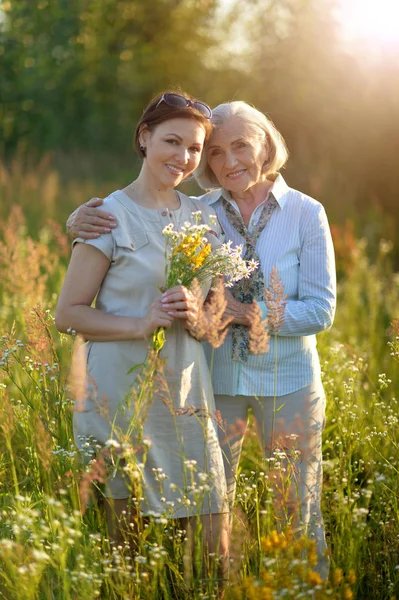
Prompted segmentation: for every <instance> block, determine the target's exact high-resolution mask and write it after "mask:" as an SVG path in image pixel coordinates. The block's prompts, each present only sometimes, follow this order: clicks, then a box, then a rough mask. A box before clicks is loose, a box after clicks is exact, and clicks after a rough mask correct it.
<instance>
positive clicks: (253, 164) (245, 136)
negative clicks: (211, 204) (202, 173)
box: [207, 116, 267, 194]
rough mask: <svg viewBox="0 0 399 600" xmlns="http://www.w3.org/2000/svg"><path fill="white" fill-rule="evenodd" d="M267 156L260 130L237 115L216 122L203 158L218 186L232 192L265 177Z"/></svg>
mask: <svg viewBox="0 0 399 600" xmlns="http://www.w3.org/2000/svg"><path fill="white" fill-rule="evenodd" d="M266 159H267V150H266V140H265V135H264V133H263V132H262V131H261V130H259V135H257V133H256V132H255V128H254V126H252V125H250V124H248V123H246V122H245V120H243V119H242V118H240V117H239V116H233V117H231V118H229V119H227V120H226V121H225V122H224V123H223V124H221V125H217V126H216V127H215V129H214V131H213V133H212V136H211V139H210V140H209V145H208V148H207V161H208V165H209V167H210V168H211V169H212V171H213V173H214V174H215V176H216V178H217V180H218V181H219V183H220V185H221V186H222V187H223V188H224V189H226V190H228V191H230V192H232V193H233V194H234V192H236V193H239V192H244V191H245V190H248V189H249V188H251V187H252V186H254V185H255V184H257V183H260V182H263V181H265V180H266V174H265V173H264V171H263V166H264V164H265V161H266Z"/></svg>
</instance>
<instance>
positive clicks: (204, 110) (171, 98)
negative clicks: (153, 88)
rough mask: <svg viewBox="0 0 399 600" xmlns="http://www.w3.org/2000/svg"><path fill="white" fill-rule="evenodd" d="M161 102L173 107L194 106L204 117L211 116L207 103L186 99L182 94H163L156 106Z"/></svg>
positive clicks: (208, 117)
mask: <svg viewBox="0 0 399 600" xmlns="http://www.w3.org/2000/svg"><path fill="white" fill-rule="evenodd" d="M161 102H165V104H167V105H168V106H172V107H173V108H194V109H195V110H197V111H198V112H199V113H201V115H203V116H204V117H205V118H206V119H210V118H211V117H212V111H211V109H210V108H209V106H208V105H207V104H204V102H199V101H198V100H188V99H187V98H185V97H184V96H180V94H169V93H167V94H164V95H163V96H162V98H161V99H160V101H159V102H158V104H157V106H159V105H160V104H161Z"/></svg>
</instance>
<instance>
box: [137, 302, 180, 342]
mask: <svg viewBox="0 0 399 600" xmlns="http://www.w3.org/2000/svg"><path fill="white" fill-rule="evenodd" d="M172 322H173V316H172V315H170V314H169V313H168V312H167V311H166V310H165V308H164V307H163V306H162V304H161V300H160V299H158V300H155V302H153V303H152V304H151V306H150V308H149V311H148V313H147V314H146V315H145V317H143V318H142V319H141V327H140V337H142V338H144V339H147V338H149V337H150V336H151V335H152V334H153V333H154V331H155V330H156V329H158V327H165V329H168V327H170V326H171V325H172Z"/></svg>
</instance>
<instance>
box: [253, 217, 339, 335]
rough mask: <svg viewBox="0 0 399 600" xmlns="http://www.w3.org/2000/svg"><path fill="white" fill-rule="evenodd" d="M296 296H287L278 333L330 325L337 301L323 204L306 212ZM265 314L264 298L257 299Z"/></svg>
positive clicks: (312, 331)
mask: <svg viewBox="0 0 399 600" xmlns="http://www.w3.org/2000/svg"><path fill="white" fill-rule="evenodd" d="M299 258H300V266H299V274H298V299H297V300H288V302H287V303H286V305H285V310H284V322H283V324H282V326H281V329H280V330H279V331H278V332H277V335H280V336H303V335H313V334H315V333H319V332H321V331H325V330H326V329H329V328H330V327H331V325H332V323H333V320H334V315H335V305H336V275H335V258H334V247H333V242H332V238H331V232H330V227H329V224H328V220H327V215H326V213H325V210H324V208H323V207H322V206H321V205H320V206H319V209H318V210H317V212H315V211H313V212H312V214H311V215H307V222H306V226H305V229H304V233H303V242H302V248H301V252H300V257H299ZM258 304H259V306H260V309H261V313H262V318H267V317H268V315H269V309H268V307H267V303H266V302H259V303H258Z"/></svg>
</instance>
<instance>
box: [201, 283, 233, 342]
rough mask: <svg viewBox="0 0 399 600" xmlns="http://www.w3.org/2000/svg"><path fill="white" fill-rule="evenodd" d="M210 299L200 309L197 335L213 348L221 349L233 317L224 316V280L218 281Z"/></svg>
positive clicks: (225, 303) (225, 301) (225, 304)
mask: <svg viewBox="0 0 399 600" xmlns="http://www.w3.org/2000/svg"><path fill="white" fill-rule="evenodd" d="M208 298H209V299H208V300H207V302H206V303H205V304H203V305H202V307H200V311H199V316H198V321H197V326H196V328H195V335H196V337H198V338H199V339H202V340H204V341H206V342H208V343H209V344H210V345H211V346H212V347H213V348H219V347H220V346H221V345H222V344H223V342H224V340H225V338H226V335H227V332H228V329H227V326H228V325H229V323H231V321H232V318H231V317H225V316H224V312H225V310H226V306H227V300H226V298H225V294H224V286H223V281H222V279H218V281H217V283H216V286H215V288H214V290H213V291H212V293H211V294H209V296H208Z"/></svg>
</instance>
